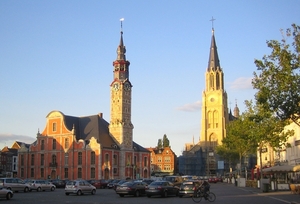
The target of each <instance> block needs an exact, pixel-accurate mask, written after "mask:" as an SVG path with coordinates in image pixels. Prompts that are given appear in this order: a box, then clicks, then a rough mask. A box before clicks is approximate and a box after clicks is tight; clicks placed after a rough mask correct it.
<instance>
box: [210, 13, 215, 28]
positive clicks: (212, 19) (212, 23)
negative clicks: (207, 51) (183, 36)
mask: <svg viewBox="0 0 300 204" xmlns="http://www.w3.org/2000/svg"><path fill="white" fill-rule="evenodd" d="M215 20H216V19H215V18H214V17H213V16H212V17H211V19H210V20H209V21H211V28H212V30H214V21H215Z"/></svg>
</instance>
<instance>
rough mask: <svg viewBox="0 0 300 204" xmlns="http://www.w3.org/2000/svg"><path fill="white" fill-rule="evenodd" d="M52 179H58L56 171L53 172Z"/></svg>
mask: <svg viewBox="0 0 300 204" xmlns="http://www.w3.org/2000/svg"><path fill="white" fill-rule="evenodd" d="M51 179H56V171H55V170H52V171H51Z"/></svg>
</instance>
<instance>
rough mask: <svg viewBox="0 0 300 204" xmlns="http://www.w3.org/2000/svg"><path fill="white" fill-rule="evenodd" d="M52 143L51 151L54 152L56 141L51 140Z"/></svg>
mask: <svg viewBox="0 0 300 204" xmlns="http://www.w3.org/2000/svg"><path fill="white" fill-rule="evenodd" d="M52 142H53V143H52V149H53V150H56V139H53V141H52Z"/></svg>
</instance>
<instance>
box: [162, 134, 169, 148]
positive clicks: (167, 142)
mask: <svg viewBox="0 0 300 204" xmlns="http://www.w3.org/2000/svg"><path fill="white" fill-rule="evenodd" d="M162 141H163V147H169V146H170V141H169V139H168V137H167V135H166V134H164V136H163V140H162Z"/></svg>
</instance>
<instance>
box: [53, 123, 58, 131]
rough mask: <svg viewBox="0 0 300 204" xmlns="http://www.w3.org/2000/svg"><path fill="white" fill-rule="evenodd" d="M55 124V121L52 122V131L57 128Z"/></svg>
mask: <svg viewBox="0 0 300 204" xmlns="http://www.w3.org/2000/svg"><path fill="white" fill-rule="evenodd" d="M56 125H57V124H56V123H53V124H52V131H53V132H56V128H57V127H56Z"/></svg>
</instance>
